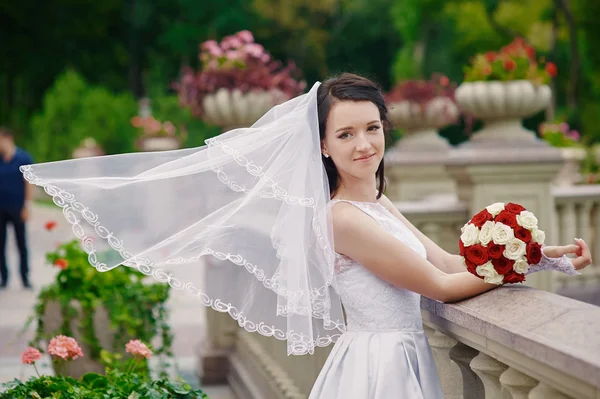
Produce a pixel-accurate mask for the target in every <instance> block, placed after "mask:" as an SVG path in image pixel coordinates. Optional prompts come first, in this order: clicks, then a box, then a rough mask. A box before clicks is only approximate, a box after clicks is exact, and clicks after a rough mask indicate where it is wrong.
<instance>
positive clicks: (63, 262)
mask: <svg viewBox="0 0 600 399" xmlns="http://www.w3.org/2000/svg"><path fill="white" fill-rule="evenodd" d="M54 266H56V267H58V268H59V269H62V270H65V269H66V268H67V266H69V262H68V261H67V260H66V259H63V258H59V259H56V260H55V261H54Z"/></svg>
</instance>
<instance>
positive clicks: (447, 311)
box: [421, 286, 600, 392]
mask: <svg viewBox="0 0 600 399" xmlns="http://www.w3.org/2000/svg"><path fill="white" fill-rule="evenodd" d="M421 308H422V309H423V310H424V311H426V312H425V313H426V314H425V315H424V320H426V321H429V322H430V323H432V324H434V325H435V326H436V328H440V329H441V330H443V331H444V330H445V331H446V333H447V334H448V335H451V336H453V337H454V338H455V339H457V340H459V341H462V342H464V343H466V344H467V345H469V346H473V347H476V349H478V350H481V351H484V352H485V351H486V348H487V349H488V350H489V351H490V352H497V350H498V347H499V345H500V346H502V347H504V348H507V349H508V350H509V351H514V352H515V353H518V354H519V356H521V355H522V356H524V357H525V358H528V359H535V360H536V361H537V362H539V363H542V364H544V365H547V366H550V367H551V368H553V369H556V370H558V371H559V372H562V373H564V374H567V375H570V376H572V377H574V378H576V379H577V380H580V381H584V382H586V383H587V384H590V385H592V386H593V387H595V388H596V390H599V389H600V307H597V306H593V305H590V304H587V303H584V302H580V301H576V300H573V299H570V298H566V297H562V296H559V295H556V294H552V293H550V292H546V291H540V290H536V289H533V288H530V287H526V286H505V287H501V288H498V289H495V290H493V291H490V292H488V293H486V294H483V295H480V296H477V297H474V298H471V299H468V300H465V301H462V302H458V303H455V304H445V303H442V302H438V301H435V300H431V299H429V298H425V297H423V298H422V300H421ZM427 313H428V314H427ZM465 341H466V342H465ZM498 344H499V345H498ZM597 392H600V391H597Z"/></svg>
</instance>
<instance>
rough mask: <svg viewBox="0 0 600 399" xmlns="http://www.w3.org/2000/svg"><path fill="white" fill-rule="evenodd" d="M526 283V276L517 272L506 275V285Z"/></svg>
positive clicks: (504, 281)
mask: <svg viewBox="0 0 600 399" xmlns="http://www.w3.org/2000/svg"><path fill="white" fill-rule="evenodd" d="M523 281H525V275H523V274H520V273H517V272H515V271H514V270H513V271H511V272H510V273H508V274H505V275H504V280H503V281H502V282H503V283H504V284H514V283H520V282H523Z"/></svg>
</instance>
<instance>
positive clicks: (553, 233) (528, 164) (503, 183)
mask: <svg viewBox="0 0 600 399" xmlns="http://www.w3.org/2000/svg"><path fill="white" fill-rule="evenodd" d="M507 137H510V139H506V140H503V139H501V138H499V137H498V135H495V136H494V135H492V136H488V135H485V134H483V135H480V136H478V139H477V140H474V141H472V142H466V143H463V144H462V145H460V146H458V147H457V148H456V149H453V150H452V151H451V153H450V156H449V160H448V171H449V173H450V174H451V175H452V176H453V177H454V178H455V180H456V184H457V188H458V196H459V199H460V200H462V201H464V202H465V203H467V204H468V205H469V214H470V215H471V216H472V215H474V214H475V213H477V212H479V211H481V210H482V209H483V208H484V207H486V206H487V205H490V204H492V203H494V202H505V203H506V202H515V203H518V204H521V205H523V206H524V207H526V208H527V209H528V210H529V211H531V212H533V213H534V214H535V215H536V216H537V218H538V220H539V227H540V229H542V230H544V231H545V232H546V244H558V242H557V241H558V239H557V233H558V232H557V223H556V209H555V203H554V198H553V196H552V193H551V186H552V182H553V181H554V178H555V176H556V174H557V173H558V171H559V170H560V169H561V168H562V166H563V158H562V155H561V153H560V151H558V150H557V149H556V148H553V147H551V146H549V145H548V144H547V143H546V142H544V141H541V140H538V139H535V138H532V137H530V136H526V138H525V139H523V140H521V139H520V138H519V135H518V134H514V135H512V136H511V135H508V136H507ZM526 284H528V285H530V286H533V287H535V288H538V289H543V290H548V291H552V290H553V275H552V273H534V274H531V275H529V276H527V281H526Z"/></svg>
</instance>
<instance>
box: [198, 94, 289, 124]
mask: <svg viewBox="0 0 600 399" xmlns="http://www.w3.org/2000/svg"><path fill="white" fill-rule="evenodd" d="M288 99H289V96H287V95H286V94H285V93H283V92H281V91H279V90H269V91H262V90H255V91H250V92H247V93H243V92H242V91H241V90H239V89H234V90H228V89H225V88H221V89H219V90H217V91H216V92H215V93H214V94H209V95H207V96H206V97H204V99H203V101H202V109H203V114H202V119H204V120H205V121H206V122H208V123H211V124H214V125H217V126H220V127H221V128H222V129H223V131H227V130H231V129H235V128H242V127H249V126H251V125H252V124H253V123H254V122H256V121H257V120H258V119H259V118H260V117H261V116H263V115H264V114H265V113H266V112H267V111H268V110H269V109H271V108H272V107H273V106H274V105H277V104H281V103H283V102H285V101H287V100H288Z"/></svg>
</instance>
